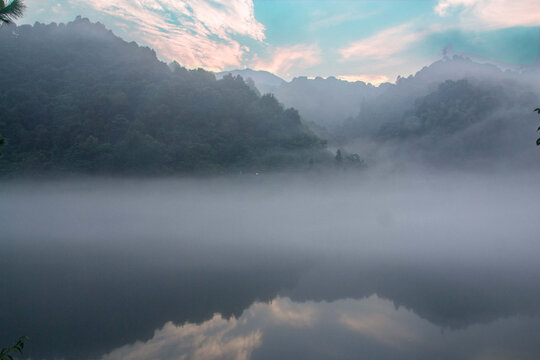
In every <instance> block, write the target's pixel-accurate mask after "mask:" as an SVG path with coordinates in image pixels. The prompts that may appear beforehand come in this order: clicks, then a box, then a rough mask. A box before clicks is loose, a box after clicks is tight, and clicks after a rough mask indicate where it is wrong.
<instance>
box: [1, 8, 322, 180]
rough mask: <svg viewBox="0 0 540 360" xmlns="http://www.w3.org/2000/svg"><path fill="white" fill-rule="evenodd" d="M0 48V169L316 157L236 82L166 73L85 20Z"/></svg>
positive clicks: (288, 119) (128, 167) (17, 31)
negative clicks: (0, 137) (4, 143)
mask: <svg viewBox="0 0 540 360" xmlns="http://www.w3.org/2000/svg"><path fill="white" fill-rule="evenodd" d="M0 46H1V47H2V49H3V53H4V55H3V56H2V57H1V58H0V66H2V67H3V68H9V69H10V71H5V72H2V73H1V74H0V81H1V83H2V84H3V86H2V88H1V89H0V107H1V108H2V112H1V113H0V131H1V132H2V133H3V134H4V136H5V137H6V138H7V139H9V143H10V145H9V147H6V148H5V154H4V157H3V158H2V159H1V160H0V172H4V173H7V172H28V171H31V172H43V171H69V172H82V173H93V174H95V173H115V174H142V173H146V174H170V173H177V172H186V171H195V170H205V171H206V170H212V171H214V170H220V169H249V168H256V169H258V170H263V169H268V168H271V167H279V166H285V165H294V164H297V163H298V162H302V163H305V164H306V165H307V164H308V161H309V159H310V157H311V156H313V152H319V151H321V150H322V148H323V143H322V142H321V140H320V139H318V138H317V137H316V136H314V135H313V134H312V133H311V132H310V131H309V130H308V129H307V128H306V127H305V126H304V125H303V124H302V123H301V121H300V116H299V114H298V112H297V111H296V110H294V109H284V108H283V107H282V106H281V105H280V104H279V103H278V102H277V101H276V99H275V98H274V97H273V96H271V95H264V96H262V97H261V96H259V95H258V94H256V93H255V92H254V91H253V90H252V89H251V88H250V87H249V86H248V85H246V83H245V82H244V81H243V80H242V78H240V77H232V76H226V77H224V78H223V79H221V80H216V79H215V76H214V75H213V74H212V73H209V72H206V71H204V70H200V69H199V70H187V69H185V68H182V67H181V66H179V65H178V64H173V65H171V67H169V66H167V65H166V64H164V63H162V62H160V61H158V60H157V58H156V55H155V53H154V52H153V51H152V50H150V49H148V48H141V47H139V46H137V45H136V44H135V43H127V42H125V41H123V40H121V39H119V38H117V37H115V36H114V35H113V34H112V33H111V32H110V31H108V30H106V29H105V27H104V26H103V25H101V24H91V23H90V22H89V21H88V20H86V19H80V18H78V19H77V20H76V21H74V22H72V23H69V24H67V25H64V24H60V25H56V24H51V25H43V24H39V23H37V24H35V25H34V26H33V27H31V26H27V25H25V26H20V27H14V26H12V27H9V28H8V27H2V28H1V29H0Z"/></svg>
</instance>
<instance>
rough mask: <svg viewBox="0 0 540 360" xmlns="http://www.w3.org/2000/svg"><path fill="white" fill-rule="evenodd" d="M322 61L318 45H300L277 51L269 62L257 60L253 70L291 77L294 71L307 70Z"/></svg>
mask: <svg viewBox="0 0 540 360" xmlns="http://www.w3.org/2000/svg"><path fill="white" fill-rule="evenodd" d="M320 61H321V50H320V49H319V47H318V46H317V45H305V44H298V45H294V46H290V47H281V48H277V49H275V50H274V51H273V53H272V55H271V56H270V59H269V60H261V59H255V62H254V63H253V68H254V69H256V70H266V71H270V72H273V73H275V74H279V75H281V76H284V77H289V76H290V73H291V70H292V69H295V70H301V69H306V68H308V67H311V66H315V65H317V64H319V63H320Z"/></svg>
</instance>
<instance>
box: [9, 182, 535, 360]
mask: <svg viewBox="0 0 540 360" xmlns="http://www.w3.org/2000/svg"><path fill="white" fill-rule="evenodd" d="M539 175H540V174H538V173H536V172H530V173H529V172H516V173H513V174H509V173H504V174H503V173H502V172H490V173H476V174H472V173H467V174H464V173H459V172H446V173H433V172H422V173H420V172H418V173H410V174H402V173H401V174H398V173H393V172H387V173H385V174H384V175H383V174H374V173H371V172H363V173H362V172H360V173H345V172H343V173H339V174H334V175H332V176H329V175H322V174H314V173H312V174H303V175H260V176H255V175H253V176H247V175H246V176H238V177H232V178H221V179H203V180H201V179H198V180H195V179H192V180H189V179H177V180H174V179H167V180H120V179H98V178H96V179H81V180H77V179H73V180H65V181H61V180H50V181H40V182H31V181H29V182H21V181H17V182H3V183H2V184H1V186H0V229H1V235H0V236H1V242H0V257H1V261H0V274H1V276H0V289H2V296H1V297H0V324H1V326H0V344H9V343H12V342H14V340H16V339H17V338H18V337H19V336H20V335H28V336H29V338H30V340H28V342H27V346H26V347H25V356H28V357H30V358H32V359H107V360H109V359H110V360H112V359H141V360H142V359H145V360H146V359H164V360H166V359H184V358H187V359H204V360H206V359H328V358H334V359H536V358H537V357H538V354H540V317H539V315H540V262H538V254H539V253H540V241H539V239H540V229H539V228H538V224H539V212H538V199H539V198H540V188H539V187H538V178H539Z"/></svg>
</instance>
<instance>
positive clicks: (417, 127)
mask: <svg viewBox="0 0 540 360" xmlns="http://www.w3.org/2000/svg"><path fill="white" fill-rule="evenodd" d="M379 89H380V91H381V92H380V93H379V94H378V96H377V97H376V98H374V99H373V100H372V101H370V102H367V103H365V105H364V106H363V108H362V109H361V111H360V113H359V114H358V115H357V116H356V117H354V118H352V119H348V120H347V121H345V122H343V123H342V126H341V128H340V129H339V130H336V133H335V134H334V136H335V137H338V138H340V139H341V140H342V144H348V145H349V146H350V147H351V148H352V149H353V150H354V151H356V152H359V153H360V154H367V153H371V154H372V156H373V157H374V158H378V159H379V160H381V158H380V157H381V156H382V154H383V153H384V156H383V157H384V158H385V159H393V160H394V161H396V160H397V161H401V162H408V161H411V160H415V161H416V160H420V161H422V162H428V163H430V164H432V165H436V166H447V165H459V166H462V165H470V166H477V165H478V164H480V163H481V164H490V165H493V164H501V165H502V164H503V163H506V164H508V165H510V164H516V165H517V164H518V163H521V164H528V165H527V166H531V165H532V164H536V163H537V162H536V161H534V158H535V157H537V149H536V146H534V145H535V144H534V142H535V134H534V129H533V128H534V124H535V122H534V120H535V117H534V114H533V113H532V109H534V108H535V107H537V105H536V104H537V103H538V99H539V98H540V72H538V71H535V69H534V68H532V67H530V68H527V69H524V70H523V71H503V70H502V69H500V68H499V67H497V66H495V65H493V64H479V63H476V62H474V61H472V60H471V59H468V58H464V57H459V56H453V57H452V58H448V57H447V58H444V59H442V60H440V61H437V62H435V63H433V64H432V65H430V66H428V67H425V68H423V69H422V70H420V71H419V72H417V73H416V74H415V75H414V76H409V77H407V78H399V79H398V81H397V82H396V84H384V85H381V87H379Z"/></svg>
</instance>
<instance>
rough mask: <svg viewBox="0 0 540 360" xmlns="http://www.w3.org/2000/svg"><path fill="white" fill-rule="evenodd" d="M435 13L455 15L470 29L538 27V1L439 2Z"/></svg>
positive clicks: (463, 0)
mask: <svg viewBox="0 0 540 360" xmlns="http://www.w3.org/2000/svg"><path fill="white" fill-rule="evenodd" d="M435 12H436V13H437V14H439V15H440V16H447V15H450V14H454V13H457V14H458V15H459V16H460V17H461V21H462V24H463V25H465V26H467V27H472V28H486V29H500V28H509V27H515V26H538V25H540V2H539V1H538V0H513V1H507V0H439V2H438V3H437V5H436V6H435Z"/></svg>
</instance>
